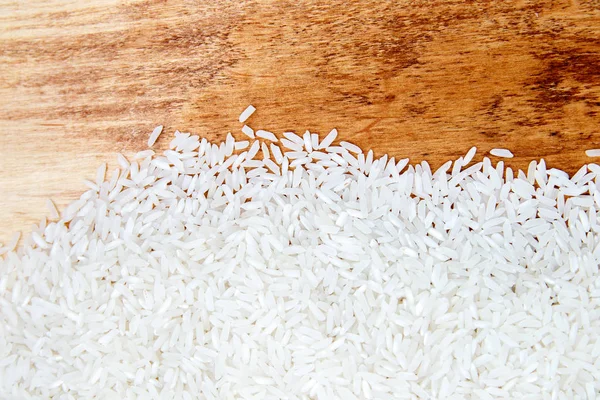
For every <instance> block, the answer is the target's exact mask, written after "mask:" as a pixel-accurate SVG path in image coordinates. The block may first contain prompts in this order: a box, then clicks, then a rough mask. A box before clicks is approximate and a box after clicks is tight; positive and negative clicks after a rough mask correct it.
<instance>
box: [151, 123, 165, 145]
mask: <svg viewBox="0 0 600 400" xmlns="http://www.w3.org/2000/svg"><path fill="white" fill-rule="evenodd" d="M162 131H163V126H162V125H159V126H157V127H156V128H154V130H153V131H152V133H151V134H150V137H149V138H148V147H152V146H154V143H156V140H157V139H158V137H159V136H160V134H161V133H162Z"/></svg>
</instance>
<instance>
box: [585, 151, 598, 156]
mask: <svg viewBox="0 0 600 400" xmlns="http://www.w3.org/2000/svg"><path fill="white" fill-rule="evenodd" d="M585 155H586V156H588V157H600V149H589V150H586V151H585Z"/></svg>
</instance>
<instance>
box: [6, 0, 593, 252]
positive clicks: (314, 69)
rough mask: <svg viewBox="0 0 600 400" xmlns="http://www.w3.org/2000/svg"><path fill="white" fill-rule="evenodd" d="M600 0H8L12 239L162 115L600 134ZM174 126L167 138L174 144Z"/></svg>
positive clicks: (372, 136) (386, 135) (520, 159)
mask: <svg viewBox="0 0 600 400" xmlns="http://www.w3.org/2000/svg"><path fill="white" fill-rule="evenodd" d="M599 10H600V3H599V2H598V0H590V1H583V0H571V1H562V0H557V1H551V0H548V1H537V0H532V1H506V2H500V1H498V2H496V1H469V2H466V1H453V0H450V1H431V0H423V1H406V0H401V1H385V0H384V1H382V0H377V1H342V0H335V1H310V0H294V1H275V0H274V1H268V0H264V1H263V0H260V1H243V2H240V1H237V0H235V1H230V0H216V1H192V0H173V1H171V0H169V1H164V0H152V1H136V2H129V1H127V2H126V1H117V0H95V1H91V2H88V1H82V0H80V1H73V0H30V1H27V2H21V1H17V0H0V120H1V122H2V133H1V134H0V195H1V196H0V198H1V201H2V203H1V205H2V207H0V241H5V240H7V238H8V237H9V236H10V235H11V233H12V232H13V231H15V230H24V231H26V232H27V231H29V230H30V228H29V226H30V224H31V223H33V222H36V221H39V220H40V219H41V218H42V217H43V216H47V215H49V213H48V211H47V210H46V208H45V201H46V198H52V199H54V200H55V202H56V203H57V204H58V205H59V207H64V206H65V205H66V204H67V203H68V202H69V201H72V200H74V199H76V198H77V197H78V196H79V195H80V194H81V193H82V192H83V191H84V190H85V186H84V185H83V184H82V179H84V178H90V177H93V176H94V171H95V169H96V167H97V166H98V165H100V164H101V163H102V162H108V163H109V166H115V165H116V162H115V153H116V152H125V153H126V154H131V153H132V152H136V151H139V150H141V149H144V148H145V143H146V140H147V137H148V134H149V132H150V131H151V130H152V128H153V127H154V126H155V125H158V124H163V125H165V131H166V132H168V133H171V132H172V131H173V130H175V129H179V130H182V131H192V132H196V133H198V134H201V135H204V136H206V137H208V138H210V139H212V140H222V139H223V138H224V137H225V135H226V133H227V132H228V131H231V132H234V133H235V134H238V132H239V129H240V124H239V123H238V122H237V117H238V115H239V113H240V112H241V111H242V110H243V109H244V108H245V107H246V106H247V105H248V104H253V105H255V106H256V107H257V108H258V111H257V112H256V114H255V115H254V116H253V117H252V120H251V123H252V125H253V126H254V127H263V128H268V129H270V130H273V131H275V132H281V131H282V130H284V129H285V130H289V129H291V130H297V131H300V132H303V131H304V130H305V129H310V130H314V131H316V132H320V133H322V134H324V133H327V132H328V131H329V130H330V129H331V128H333V127H336V128H338V130H339V131H340V135H341V137H342V138H344V139H347V140H351V141H354V142H356V143H357V144H359V145H361V146H363V147H364V148H373V149H374V150H375V152H376V154H378V155H382V154H383V153H385V152H387V153H389V154H391V155H394V156H396V157H411V158H412V159H413V160H414V161H416V162H420V161H422V160H428V161H429V162H430V163H431V164H432V165H433V166H434V167H436V166H439V165H440V164H441V163H443V162H444V161H446V160H448V159H452V158H456V157H458V156H460V155H462V154H464V153H465V152H466V151H467V150H468V149H469V148H470V147H471V146H473V145H476V146H477V147H478V148H479V149H480V153H479V155H478V157H479V158H481V157H482V156H483V154H485V153H486V152H487V151H489V150H490V149H491V148H493V147H506V148H510V149H511V150H512V151H513V152H514V153H515V158H514V159H513V160H512V161H510V162H509V163H508V164H509V165H511V166H513V167H519V168H524V167H526V165H527V164H528V162H529V161H530V160H532V159H538V158H541V157H543V158H544V159H545V160H546V161H547V163H548V164H549V165H550V166H551V167H558V168H563V169H565V170H567V171H568V172H570V173H573V172H574V171H576V170H577V169H578V168H579V167H580V166H581V165H582V164H583V163H585V162H587V161H589V159H587V158H586V157H585V154H584V150H585V149H589V148H594V147H600V115H599V112H600V11H599ZM168 137H169V135H168V134H167V135H164V134H163V136H162V137H161V138H160V141H159V143H158V146H159V147H163V148H164V147H165V146H166V144H167V142H168V140H169V139H168Z"/></svg>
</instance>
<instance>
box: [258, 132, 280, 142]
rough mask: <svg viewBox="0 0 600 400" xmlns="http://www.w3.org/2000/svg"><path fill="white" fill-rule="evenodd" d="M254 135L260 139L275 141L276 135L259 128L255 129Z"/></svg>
mask: <svg viewBox="0 0 600 400" xmlns="http://www.w3.org/2000/svg"><path fill="white" fill-rule="evenodd" d="M256 136H258V137H259V138H262V139H267V140H270V141H271V142H277V136H275V135H274V134H273V133H272V132H269V131H265V130H262V129H259V130H257V131H256Z"/></svg>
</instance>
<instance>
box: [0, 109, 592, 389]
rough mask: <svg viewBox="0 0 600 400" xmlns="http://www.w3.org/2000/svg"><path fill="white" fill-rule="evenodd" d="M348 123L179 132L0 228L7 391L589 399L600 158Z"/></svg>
mask: <svg viewBox="0 0 600 400" xmlns="http://www.w3.org/2000/svg"><path fill="white" fill-rule="evenodd" d="M240 119H241V118H240ZM252 132H254V131H253V130H252ZM257 132H258V131H257ZM333 132H334V131H332V133H330V134H329V135H327V136H326V137H325V138H323V139H322V140H319V138H318V137H315V136H314V134H313V133H310V132H309V133H308V134H305V135H303V137H299V136H298V135H295V134H292V133H289V132H286V133H284V134H283V136H284V137H285V139H282V140H281V146H284V147H286V149H285V151H282V149H281V147H279V146H278V145H276V144H275V143H266V142H263V141H262V139H259V140H256V141H253V143H252V144H251V145H250V143H249V142H248V141H242V142H237V141H235V139H234V138H233V136H232V135H227V139H226V141H225V142H224V143H220V144H213V143H209V142H208V141H207V140H206V139H199V138H198V137H197V136H191V135H189V134H184V133H179V132H177V133H176V134H175V138H174V139H173V141H171V144H170V148H169V149H168V150H166V151H165V152H164V153H163V154H162V155H156V154H154V153H153V152H143V153H138V155H140V157H139V158H137V157H136V159H134V160H133V161H131V162H129V161H128V160H127V159H125V158H124V157H122V156H120V157H119V158H118V161H119V165H120V167H121V170H120V171H119V170H117V171H116V172H113V173H111V174H108V175H110V176H107V173H106V166H105V165H103V166H101V167H100V168H99V169H98V171H97V176H96V181H95V182H92V181H90V182H89V184H90V190H88V191H87V192H85V193H84V194H83V195H82V196H81V198H80V199H79V200H77V201H75V202H73V203H72V204H71V205H69V206H68V207H67V208H66V209H65V210H64V211H63V212H62V214H61V216H60V217H59V216H58V214H57V213H55V211H56V208H55V207H54V205H53V204H52V207H50V203H49V207H50V212H51V214H53V215H52V221H51V222H45V221H42V223H41V224H40V225H39V226H38V225H36V226H35V228H34V231H33V232H32V234H31V235H30V236H28V237H27V238H25V240H23V241H22V243H21V245H20V247H18V248H16V246H17V242H18V241H19V235H17V236H16V239H13V241H11V243H9V244H7V245H5V246H3V247H0V254H3V256H2V258H1V259H0V398H2V399H20V398H57V399H59V398H60V399H63V398H64V399H77V398H140V399H151V398H165V399H171V398H172V399H193V398H202V399H237V398H240V399H243V398H254V399H284V398H285V399H495V398H506V399H514V398H517V399H518V398H531V399H534V398H535V399H537V398H540V399H576V398H580V399H593V398H595V396H597V395H598V393H599V391H600V362H598V360H599V359H600V276H599V273H598V265H599V264H600V244H599V243H600V220H599V215H600V176H599V175H598V173H600V166H598V165H595V164H590V165H588V166H584V167H582V168H581V169H580V170H579V171H578V172H577V173H576V174H575V175H573V177H571V178H569V176H568V175H567V174H566V173H564V172H563V171H559V170H556V169H552V168H551V169H547V168H546V165H545V162H544V161H543V160H540V161H539V162H532V163H531V164H530V166H529V168H528V170H527V173H525V172H523V171H516V172H513V171H512V170H511V169H504V165H503V164H502V163H499V164H498V165H493V164H492V162H491V161H490V160H489V159H488V158H484V159H483V161H481V162H477V163H475V164H473V165H468V166H467V167H466V168H465V166H466V165H467V164H470V163H471V161H472V158H473V157H474V155H475V150H474V148H473V149H471V150H469V152H468V153H467V155H465V157H464V158H462V157H461V158H459V160H457V161H455V162H447V163H445V164H444V165H443V166H442V167H441V168H440V169H438V170H437V171H432V170H431V168H430V167H429V165H428V164H427V163H425V162H423V163H421V164H418V165H409V162H408V159H402V160H398V161H396V160H395V159H394V158H389V157H388V156H383V157H381V158H379V159H375V158H374V157H373V153H372V152H371V151H369V152H367V154H363V152H362V150H361V149H360V148H358V147H357V146H355V145H353V144H351V143H348V142H341V143H340V145H339V146H333V142H334V140H335V139H336V136H337V131H336V132H335V133H333ZM259 137H261V136H259ZM267 140H269V141H270V139H268V138H267ZM284 141H285V142H284ZM245 149H247V151H243V152H242V153H240V154H237V153H236V152H235V151H236V150H239V151H241V150H245ZM261 149H262V153H261V155H260V156H257V155H258V151H259V150H261ZM492 154H493V153H492ZM142 155H143V157H142ZM58 218H60V219H59V220H58V221H57V220H56V219H58Z"/></svg>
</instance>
